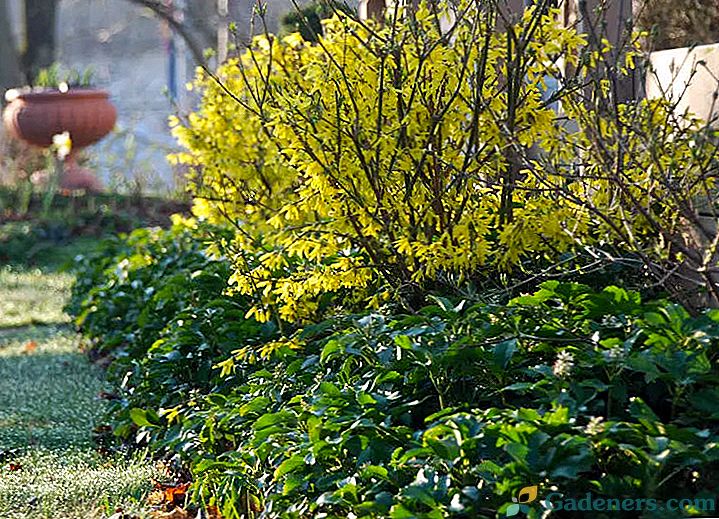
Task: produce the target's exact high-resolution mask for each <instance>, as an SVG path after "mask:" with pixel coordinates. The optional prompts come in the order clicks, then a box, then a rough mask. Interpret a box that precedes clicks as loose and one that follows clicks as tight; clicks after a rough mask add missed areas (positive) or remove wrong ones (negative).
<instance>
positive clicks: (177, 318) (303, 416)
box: [71, 228, 719, 518]
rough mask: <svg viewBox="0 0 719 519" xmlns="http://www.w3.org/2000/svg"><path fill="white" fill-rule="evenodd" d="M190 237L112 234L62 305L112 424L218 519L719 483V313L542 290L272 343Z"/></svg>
mask: <svg viewBox="0 0 719 519" xmlns="http://www.w3.org/2000/svg"><path fill="white" fill-rule="evenodd" d="M201 235H202V232H200V231H198V230H188V229H187V228H185V229H182V230H178V229H177V228H176V229H173V230H171V231H167V232H165V233H156V232H149V231H144V232H137V233H135V234H134V235H132V236H131V237H130V238H129V239H128V240H127V241H125V242H121V241H115V242H108V243H107V244H106V246H105V247H106V249H105V252H104V254H106V255H107V254H108V253H109V254H110V255H112V254H115V255H116V256H115V258H114V259H108V260H106V261H107V264H102V262H101V261H92V260H88V263H87V265H88V271H87V272H86V273H85V274H81V276H80V279H79V281H78V285H77V286H76V297H75V300H74V306H73V305H71V309H73V310H74V311H75V312H76V313H77V312H78V311H81V310H82V309H83V308H84V309H85V310H84V313H80V317H79V321H78V322H80V323H81V324H82V326H83V327H84V329H85V331H86V333H88V334H89V335H90V336H92V337H95V338H96V339H98V340H101V341H104V340H105V338H107V340H108V342H106V343H105V344H106V346H104V347H103V351H105V352H107V353H110V351H112V352H113V354H114V355H115V357H116V360H115V361H114V362H113V364H112V365H111V367H110V371H109V372H110V374H111V375H112V376H113V377H114V379H115V380H116V381H117V383H118V384H119V385H120V387H119V389H118V391H119V392H120V394H119V398H118V400H116V401H115V405H114V407H113V410H112V413H113V414H112V417H111V418H112V420H113V425H114V428H115V432H116V434H118V435H120V436H123V437H128V436H129V435H130V434H131V433H134V432H135V431H137V435H136V439H137V440H139V441H142V442H147V441H150V442H151V444H152V446H153V448H154V449H156V451H157V453H158V455H160V454H162V453H167V454H173V453H174V454H177V455H179V456H180V457H181V459H184V461H185V463H187V464H188V466H189V467H190V468H191V471H192V474H193V477H194V486H193V488H194V498H195V500H196V501H197V502H198V503H204V504H206V505H211V504H216V505H219V506H220V508H221V510H222V513H223V516H225V517H229V518H233V517H241V516H242V514H247V513H248V512H250V513H253V511H254V513H259V512H260V511H262V512H263V513H264V516H266V517H309V516H311V517H316V516H318V515H319V514H322V513H324V514H327V515H326V516H327V517H348V516H349V515H350V514H355V515H356V516H359V517H392V518H396V517H427V518H432V517H438V518H439V517H450V516H451V517H472V518H475V517H493V516H495V515H496V514H497V513H498V511H499V512H503V511H504V510H506V509H507V507H508V506H509V505H510V504H511V503H512V497H514V496H516V495H517V492H518V491H519V489H521V488H524V487H527V486H531V485H537V486H538V487H539V492H540V494H541V495H546V494H547V493H549V492H550V489H551V488H558V489H559V491H560V492H562V493H563V494H564V495H565V496H568V497H577V498H581V497H584V495H585V494H586V492H592V493H593V494H594V495H595V496H597V497H605V498H618V497H619V498H632V499H636V498H647V499H659V500H665V499H670V498H686V497H695V496H699V497H701V496H705V497H707V496H709V493H710V492H711V491H712V490H713V489H715V488H717V485H719V447H718V445H719V420H718V418H719V404H717V401H719V400H718V399H717V396H719V386H718V385H717V381H718V380H719V370H718V369H717V366H716V356H717V353H718V352H719V342H718V341H717V339H716V337H717V335H719V312H718V311H714V310H712V311H708V312H706V313H704V314H702V315H700V316H697V317H692V316H690V315H689V314H687V312H686V311H685V310H683V309H682V308H681V307H680V306H678V305H674V304H672V303H669V302H666V301H657V302H649V303H645V302H642V301H641V299H640V297H639V295H638V294H636V293H634V292H628V291H625V290H623V289H621V288H617V287H608V288H605V289H604V290H601V291H593V290H590V289H589V288H588V287H586V286H584V285H580V284H571V283H559V282H548V283H545V284H544V285H542V286H541V288H540V289H539V290H537V291H535V292H534V293H532V294H528V295H524V296H520V297H517V298H514V299H512V300H511V301H509V302H507V303H506V304H495V305H490V304H470V303H468V302H463V301H450V300H447V299H444V298H441V297H435V298H434V301H435V304H434V305H432V306H428V307H425V308H423V309H422V310H421V311H420V312H418V313H416V314H411V315H399V314H392V313H388V312H384V313H383V312H375V313H366V312H365V313H362V314H357V315H346V316H335V317H333V318H331V319H328V320H326V321H323V322H320V323H316V324H313V325H310V326H307V327H305V328H304V329H303V330H300V331H297V333H295V334H294V335H292V337H291V339H283V338H282V337H281V334H279V332H278V331H277V329H276V327H275V325H273V324H270V323H264V324H260V323H257V322H255V321H253V320H246V319H244V312H245V311H246V310H247V309H249V308H250V305H249V303H248V302H246V301H244V300H243V299H242V298H240V297H238V296H230V295H227V294H224V287H225V284H226V282H227V278H228V276H229V271H230V267H229V265H228V263H227V262H226V261H225V260H222V259H212V258H209V257H208V256H206V255H205V254H204V253H203V252H201V246H200V243H201V242H202V238H201ZM198 236H200V238H198ZM140 257H143V258H144V259H143V261H140V260H139V258H140ZM133 258H134V259H133ZM118 260H119V261H120V264H121V265H125V266H124V267H123V268H118V266H117V265H114V266H113V262H114V261H115V262H116V261H118ZM127 263H129V264H130V265H132V266H131V267H128V265H127ZM90 266H94V269H95V270H94V271H93V269H92V268H90ZM91 287H94V288H91ZM82 292H87V293H89V294H90V296H89V297H86V298H85V299H83V298H82V297H81V295H80V294H81V293H82ZM162 294H164V295H162ZM169 294H171V295H169ZM141 316H144V317H142V319H150V321H147V320H141ZM140 323H141V325H140ZM285 332H287V330H285ZM110 348H112V350H111V349H110ZM213 366H215V367H216V368H217V369H215V370H213V369H212V367H213ZM533 506H534V508H531V507H529V508H526V510H527V511H528V512H529V514H530V516H533V517H539V515H538V514H539V508H538V505H537V504H536V503H535V504H534V505H533ZM638 515H640V514H638V513H637V512H632V514H631V515H627V517H629V516H631V517H637V516H638ZM596 516H597V517H602V515H601V513H599V512H597V513H596ZM621 516H622V514H621V513H619V512H613V513H612V517H621ZM644 516H646V517H662V515H661V514H660V513H659V512H657V511H651V512H649V511H647V512H646V514H645V515H644ZM670 516H671V517H674V516H676V514H675V515H667V516H666V517H670Z"/></svg>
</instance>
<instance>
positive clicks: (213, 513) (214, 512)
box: [205, 505, 222, 519]
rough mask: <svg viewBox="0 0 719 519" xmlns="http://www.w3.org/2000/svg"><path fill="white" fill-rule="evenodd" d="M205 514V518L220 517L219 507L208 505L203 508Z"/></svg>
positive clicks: (214, 518) (220, 518)
mask: <svg viewBox="0 0 719 519" xmlns="http://www.w3.org/2000/svg"><path fill="white" fill-rule="evenodd" d="M205 514H206V515H207V519H222V514H221V513H220V509H219V508H217V507H216V506H215V505H212V506H208V507H207V508H206V509H205Z"/></svg>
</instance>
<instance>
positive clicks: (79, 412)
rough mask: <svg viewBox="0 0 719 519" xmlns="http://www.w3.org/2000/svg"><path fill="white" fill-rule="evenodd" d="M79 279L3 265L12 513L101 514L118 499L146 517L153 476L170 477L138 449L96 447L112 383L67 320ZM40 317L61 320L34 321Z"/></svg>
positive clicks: (3, 495) (1, 492)
mask: <svg viewBox="0 0 719 519" xmlns="http://www.w3.org/2000/svg"><path fill="white" fill-rule="evenodd" d="M71 282H72V277H71V276H70V275H68V274H62V273H44V272H42V271H39V270H22V269H16V268H9V267H0V517H1V518H3V519H20V518H27V519H35V518H37V519H40V518H43V519H45V518H47V519H49V518H53V519H93V518H97V519H99V518H102V517H107V516H109V515H111V514H112V513H113V512H114V511H115V508H116V507H120V508H122V509H123V510H124V511H125V512H128V513H133V514H139V515H140V516H142V515H143V514H142V508H143V507H142V503H143V501H144V498H145V495H146V494H147V492H148V491H149V490H150V487H151V481H152V480H153V479H160V477H161V475H160V473H159V471H158V469H157V468H156V466H155V465H154V464H153V463H152V462H150V461H148V460H146V459H143V458H142V457H141V456H139V455H134V456H132V457H126V456H123V455H120V454H117V455H112V456H104V455H102V454H100V452H99V451H98V450H97V448H96V445H95V443H94V441H93V437H92V431H93V428H94V427H95V425H96V424H97V423H98V421H99V420H100V419H101V417H102V415H103V412H104V408H105V405H106V401H105V400H102V399H100V398H99V397H98V394H99V393H100V392H101V391H102V390H103V388H104V385H103V384H104V383H103V379H102V372H101V371H100V370H99V369H98V368H97V367H96V366H93V365H92V364H90V363H89V362H88V360H87V359H86V357H85V356H84V355H83V354H82V353H81V352H80V351H79V348H78V339H77V337H76V336H75V334H74V333H72V331H71V329H70V327H69V326H67V325H65V324H62V323H64V322H66V321H67V317H66V316H65V315H64V313H63V312H62V306H63V304H64V302H65V298H66V296H67V293H68V290H69V287H70V284H71ZM33 323H54V324H52V325H50V326H26V325H29V324H33ZM18 327H19V328H18ZM17 467H20V468H19V469H17ZM12 468H15V469H16V470H11V469H12Z"/></svg>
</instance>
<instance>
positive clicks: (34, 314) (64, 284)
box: [0, 266, 73, 328]
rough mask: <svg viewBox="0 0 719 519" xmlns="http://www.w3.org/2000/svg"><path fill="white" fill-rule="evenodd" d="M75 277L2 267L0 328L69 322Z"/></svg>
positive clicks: (58, 273)
mask: <svg viewBox="0 0 719 519" xmlns="http://www.w3.org/2000/svg"><path fill="white" fill-rule="evenodd" d="M72 280H73V277H72V276H71V275H70V274H68V273H64V272H46V271H42V270H40V269H24V268H21V267H10V266H4V267H0V328H8V327H17V326H27V325H30V324H57V323H64V322H67V320H68V317H67V315H65V312H63V310H62V307H63V306H64V304H65V301H66V298H67V295H68V292H69V290H70V286H71V284H72Z"/></svg>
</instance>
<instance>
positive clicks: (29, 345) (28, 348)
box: [23, 341, 37, 353]
mask: <svg viewBox="0 0 719 519" xmlns="http://www.w3.org/2000/svg"><path fill="white" fill-rule="evenodd" d="M36 349H37V343H36V342H35V341H27V342H26V343H25V347H24V348H23V351H24V352H25V353H32V352H33V351H35V350H36Z"/></svg>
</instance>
